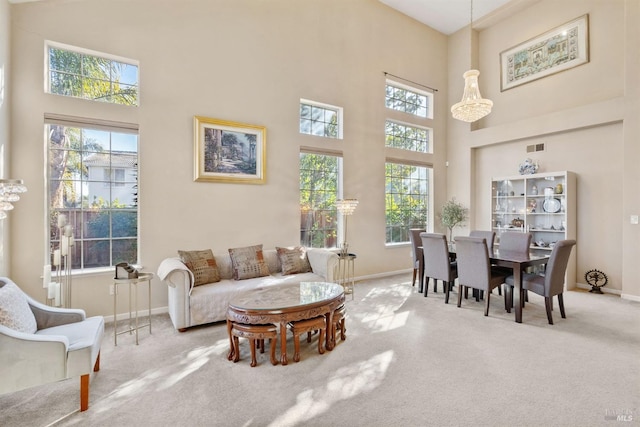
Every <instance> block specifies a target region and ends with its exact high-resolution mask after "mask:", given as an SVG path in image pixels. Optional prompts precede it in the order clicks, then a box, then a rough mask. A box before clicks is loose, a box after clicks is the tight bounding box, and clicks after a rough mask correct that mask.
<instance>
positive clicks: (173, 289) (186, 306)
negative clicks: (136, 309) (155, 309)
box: [158, 258, 195, 330]
mask: <svg viewBox="0 0 640 427" xmlns="http://www.w3.org/2000/svg"><path fill="white" fill-rule="evenodd" d="M158 277H159V278H160V279H161V280H162V281H163V282H164V283H166V284H167V286H168V292H169V293H168V303H169V304H168V309H169V317H171V321H172V322H173V326H174V327H175V328H176V329H179V330H180V329H184V328H188V327H189V326H191V321H190V316H191V307H190V297H191V291H192V290H193V284H194V282H195V280H194V277H193V273H192V272H191V270H189V269H188V268H187V266H186V265H184V263H183V262H182V261H181V260H180V259H179V258H166V259H164V260H163V261H162V262H161V263H160V266H159V267H158Z"/></svg>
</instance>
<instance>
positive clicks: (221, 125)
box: [193, 116, 267, 184]
mask: <svg viewBox="0 0 640 427" xmlns="http://www.w3.org/2000/svg"><path fill="white" fill-rule="evenodd" d="M193 126H194V156H193V157H194V178H193V179H194V181H198V182H221V183H240V184H264V183H265V182H266V159H267V150H266V148H267V145H266V144H267V128H266V127H265V126H259V125H252V124H247V123H240V122H234V121H230V120H221V119H214V118H209V117H203V116H194V118H193ZM208 129H211V132H209V133H212V132H213V133H215V134H217V135H218V137H220V140H221V141H220V145H219V147H218V148H216V151H217V152H216V153H213V152H207V150H208V149H211V147H209V148H208V147H207V141H206V134H207V130H208ZM218 132H219V133H218ZM225 132H227V133H231V134H233V133H235V134H241V135H242V136H243V139H245V138H246V136H247V135H249V136H254V137H255V143H252V142H251V141H250V140H249V141H247V140H244V141H242V142H241V143H239V144H238V145H240V146H242V145H243V143H246V144H249V147H247V148H248V150H247V152H245V150H244V149H242V150H241V151H240V153H239V154H238V152H237V151H236V155H239V156H240V160H244V159H243V157H246V156H249V157H248V159H249V160H250V159H254V160H255V171H254V173H244V172H241V171H237V172H236V171H223V170H220V171H216V170H207V169H208V168H209V169H210V168H211V167H212V166H214V165H211V164H210V163H211V162H212V161H217V160H220V161H221V163H220V166H221V167H222V161H223V160H224V161H227V163H230V162H231V159H230V158H227V157H223V156H226V155H228V153H227V152H228V151H229V149H224V148H223V147H225V144H223V141H222V140H223V138H222V137H223V136H224V133H225ZM234 139H235V140H237V139H238V136H237V135H236V138H231V140H232V141H233V140H234ZM209 145H211V144H209ZM252 145H254V147H253V148H252V147H251V146H252ZM254 149H255V151H254ZM211 157H216V160H212V159H211ZM206 162H209V164H206Z"/></svg>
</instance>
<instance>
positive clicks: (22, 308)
mask: <svg viewBox="0 0 640 427" xmlns="http://www.w3.org/2000/svg"><path fill="white" fill-rule="evenodd" d="M0 325H3V326H6V327H7V328H11V329H13V330H14V331H18V332H25V333H27V334H34V333H35V332H36V331H37V330H38V325H37V323H36V317H35V316H34V315H33V311H31V308H30V307H29V302H28V301H27V298H26V297H25V296H24V294H23V293H22V291H21V290H20V288H18V287H17V286H16V285H15V284H14V283H4V282H0Z"/></svg>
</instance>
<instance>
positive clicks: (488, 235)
mask: <svg viewBox="0 0 640 427" xmlns="http://www.w3.org/2000/svg"><path fill="white" fill-rule="evenodd" d="M469 237H480V238H484V239H486V241H487V248H488V249H489V253H492V252H493V243H494V242H495V240H496V232H495V231H484V230H472V231H471V232H470V233H469Z"/></svg>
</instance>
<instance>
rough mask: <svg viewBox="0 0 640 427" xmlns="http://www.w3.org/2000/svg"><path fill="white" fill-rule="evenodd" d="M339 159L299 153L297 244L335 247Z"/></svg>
mask: <svg viewBox="0 0 640 427" xmlns="http://www.w3.org/2000/svg"><path fill="white" fill-rule="evenodd" d="M339 162H340V158H339V157H337V156H329V155H323V154H308V153H301V154H300V244H301V245H303V246H306V247H314V248H335V247H336V246H337V232H338V221H337V211H336V208H335V201H336V199H337V195H338V174H339Z"/></svg>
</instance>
